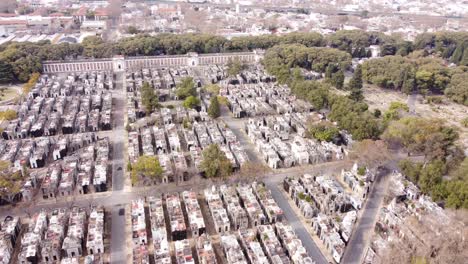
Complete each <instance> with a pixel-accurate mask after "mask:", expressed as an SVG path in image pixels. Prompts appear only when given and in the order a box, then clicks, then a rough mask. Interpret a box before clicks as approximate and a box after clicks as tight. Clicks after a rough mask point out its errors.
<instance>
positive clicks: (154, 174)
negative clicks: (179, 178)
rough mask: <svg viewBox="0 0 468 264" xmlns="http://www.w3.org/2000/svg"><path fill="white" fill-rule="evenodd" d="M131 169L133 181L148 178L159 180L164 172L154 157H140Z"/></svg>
mask: <svg viewBox="0 0 468 264" xmlns="http://www.w3.org/2000/svg"><path fill="white" fill-rule="evenodd" d="M131 167H132V178H134V179H135V178H137V177H148V178H150V179H153V180H155V179H160V178H161V177H162V175H163V172H164V170H163V169H162V167H161V165H160V164H159V160H158V158H157V157H154V156H141V157H139V158H138V160H137V161H136V162H135V163H134V164H133V165H132V166H131Z"/></svg>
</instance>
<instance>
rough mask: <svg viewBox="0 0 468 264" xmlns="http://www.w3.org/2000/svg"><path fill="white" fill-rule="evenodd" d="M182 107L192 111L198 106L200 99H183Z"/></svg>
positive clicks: (190, 97) (192, 97)
mask: <svg viewBox="0 0 468 264" xmlns="http://www.w3.org/2000/svg"><path fill="white" fill-rule="evenodd" d="M182 105H183V106H184V107H185V108H187V109H193V108H195V107H197V106H199V105H200V99H198V98H197V97H195V96H192V95H191V96H189V97H187V98H185V100H184V103H183V104H182Z"/></svg>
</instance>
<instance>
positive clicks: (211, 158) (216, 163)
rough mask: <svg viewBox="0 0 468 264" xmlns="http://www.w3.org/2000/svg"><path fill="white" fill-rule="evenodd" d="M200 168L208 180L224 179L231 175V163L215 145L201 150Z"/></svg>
mask: <svg viewBox="0 0 468 264" xmlns="http://www.w3.org/2000/svg"><path fill="white" fill-rule="evenodd" d="M202 156H203V158H202V162H201V164H200V167H201V169H202V171H203V172H204V173H205V176H206V177H208V178H225V177H228V176H229V175H231V174H232V165H231V161H229V159H228V158H227V157H226V154H225V153H224V152H223V151H222V150H221V149H220V148H219V146H218V145H217V144H212V145H210V146H208V147H207V148H206V149H204V150H203V153H202Z"/></svg>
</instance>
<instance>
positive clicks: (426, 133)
mask: <svg viewBox="0 0 468 264" xmlns="http://www.w3.org/2000/svg"><path fill="white" fill-rule="evenodd" d="M383 138H384V139H385V140H386V141H387V142H389V143H390V144H392V143H396V144H399V145H402V146H403V147H404V148H406V150H407V151H408V152H411V153H416V154H424V155H425V156H426V157H427V158H428V159H429V160H433V159H444V158H445V157H446V156H447V155H448V153H449V152H448V151H449V149H450V147H452V146H453V144H454V142H455V140H456V139H457V138H458V132H457V131H456V130H455V129H454V128H452V127H448V126H446V125H445V123H444V122H443V121H442V120H440V119H424V118H420V117H403V118H402V119H400V120H398V121H393V122H391V123H390V125H389V126H388V128H387V130H386V131H385V133H384V135H383Z"/></svg>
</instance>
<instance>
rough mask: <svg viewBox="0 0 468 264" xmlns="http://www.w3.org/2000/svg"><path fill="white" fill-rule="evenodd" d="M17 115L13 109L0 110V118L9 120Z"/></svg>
mask: <svg viewBox="0 0 468 264" xmlns="http://www.w3.org/2000/svg"><path fill="white" fill-rule="evenodd" d="M17 117H18V116H17V113H16V111H15V110H11V109H8V110H5V111H1V112H0V120H8V121H10V120H13V119H16V118H17Z"/></svg>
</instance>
